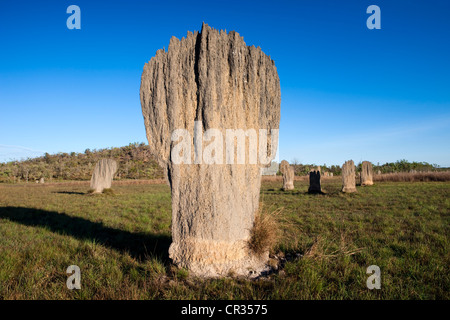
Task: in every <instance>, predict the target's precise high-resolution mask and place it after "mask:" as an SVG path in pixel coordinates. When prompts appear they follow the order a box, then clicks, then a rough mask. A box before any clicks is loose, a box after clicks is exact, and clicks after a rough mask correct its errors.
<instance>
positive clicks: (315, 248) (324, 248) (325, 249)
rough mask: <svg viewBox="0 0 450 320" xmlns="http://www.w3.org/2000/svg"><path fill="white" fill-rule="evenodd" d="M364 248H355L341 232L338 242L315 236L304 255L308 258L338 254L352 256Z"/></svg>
mask: <svg viewBox="0 0 450 320" xmlns="http://www.w3.org/2000/svg"><path fill="white" fill-rule="evenodd" d="M362 250H364V248H356V247H355V246H354V244H353V242H352V241H350V240H349V239H348V238H347V236H346V235H345V234H344V233H342V232H341V236H340V241H339V243H338V244H336V243H334V242H332V241H327V240H326V239H325V238H323V237H322V236H320V235H319V236H317V237H316V239H315V240H314V242H313V244H312V245H311V247H309V249H308V250H306V252H305V255H304V257H305V258H310V259H327V258H336V257H339V256H352V255H354V254H357V253H359V252H361V251H362Z"/></svg>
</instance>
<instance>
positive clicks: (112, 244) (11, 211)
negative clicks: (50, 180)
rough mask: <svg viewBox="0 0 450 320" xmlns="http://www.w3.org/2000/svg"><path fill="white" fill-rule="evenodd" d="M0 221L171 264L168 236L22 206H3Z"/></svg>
mask: <svg viewBox="0 0 450 320" xmlns="http://www.w3.org/2000/svg"><path fill="white" fill-rule="evenodd" d="M0 219H7V220H10V221H13V222H17V223H20V224H23V225H26V226H32V227H45V228H47V229H49V230H50V231H52V232H55V233H58V234H61V235H69V236H72V237H74V238H76V239H79V240H95V242H96V243H98V244H101V245H103V246H105V247H108V248H111V249H114V250H117V251H120V252H123V253H125V252H127V253H129V254H130V255H131V256H132V257H133V258H135V259H137V260H139V261H144V260H145V259H148V258H152V257H155V258H159V259H160V260H161V261H163V263H164V264H166V265H167V264H168V263H169V254H168V250H169V246H170V243H171V241H172V239H171V237H170V236H167V235H158V234H150V233H139V232H138V233H133V232H129V231H125V230H120V229H115V228H111V227H108V226H105V225H104V224H103V223H101V222H93V221H90V220H87V219H84V218H80V217H72V216H69V215H67V214H65V213H58V212H55V211H46V210H40V209H32V208H23V207H0Z"/></svg>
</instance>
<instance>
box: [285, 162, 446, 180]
mask: <svg viewBox="0 0 450 320" xmlns="http://www.w3.org/2000/svg"><path fill="white" fill-rule="evenodd" d="M291 165H292V166H293V167H294V170H295V175H297V176H304V175H306V174H307V173H309V172H310V171H311V170H314V169H315V168H317V166H318V165H316V164H300V163H298V161H297V160H295V159H294V160H293V161H292V163H291ZM355 165H356V172H361V166H362V162H360V163H355ZM372 165H373V170H374V172H375V173H376V172H378V170H379V171H381V173H383V174H384V173H394V172H398V173H399V172H411V171H418V172H428V171H445V170H447V169H448V168H441V167H439V166H438V165H437V164H429V163H427V162H415V161H413V162H409V161H407V160H398V161H396V162H387V163H385V164H381V165H380V164H379V163H378V164H372ZM320 167H321V171H322V172H325V171H327V172H332V173H333V174H334V175H340V174H341V169H342V164H340V165H331V166H327V165H326V164H322V165H320ZM279 174H281V173H279Z"/></svg>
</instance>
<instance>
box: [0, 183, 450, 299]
mask: <svg viewBox="0 0 450 320" xmlns="http://www.w3.org/2000/svg"><path fill="white" fill-rule="evenodd" d="M340 186H341V181H340V179H339V178H333V179H324V181H323V188H324V189H325V190H326V191H327V193H326V194H325V195H309V194H307V193H306V191H307V184H306V180H302V179H300V180H299V181H296V182H295V187H296V189H295V190H293V191H289V192H284V191H281V190H280V187H281V181H277V180H274V181H265V182H263V184H262V188H261V203H262V206H263V210H264V211H265V212H267V214H271V212H277V214H276V215H274V218H276V219H277V220H278V221H279V223H280V226H281V234H280V238H279V240H278V243H277V245H276V247H275V248H274V250H273V254H274V255H275V256H276V257H279V258H282V257H284V259H285V260H286V261H284V260H283V261H284V262H283V264H282V266H280V269H279V270H278V271H277V272H274V273H273V274H271V275H269V276H267V277H263V278H260V279H258V280H245V279H233V278H223V279H215V280H198V279H193V278H192V277H191V276H189V273H188V272H187V271H186V270H183V269H177V268H175V267H174V266H172V265H171V263H170V260H169V258H168V254H167V250H168V247H169V245H170V242H171V237H170V223H171V201H170V190H169V187H168V186H166V185H164V184H152V183H149V182H146V183H141V184H132V183H130V184H127V183H120V184H115V185H113V190H114V193H113V194H103V195H91V194H88V193H87V191H88V189H89V186H88V183H74V184H70V183H60V184H57V183H55V184H44V185H35V184H28V185H25V184H19V185H7V184H0V299H449V298H450V293H449V292H450V273H449V265H450V252H449V251H450V250H449V249H450V246H449V235H450V228H449V226H450V182H378V183H376V184H375V185H374V186H371V187H360V188H358V193H356V194H342V193H340V192H339V190H340ZM70 265H77V266H79V267H80V269H81V290H73V291H71V290H68V289H67V287H66V280H67V277H68V275H67V274H66V273H65V272H66V269H67V267H68V266H70ZM370 265H378V266H379V267H380V269H381V289H380V290H369V289H368V288H367V287H366V280H367V278H368V277H369V275H367V274H366V269H367V267H368V266H370Z"/></svg>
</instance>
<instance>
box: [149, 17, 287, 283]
mask: <svg viewBox="0 0 450 320" xmlns="http://www.w3.org/2000/svg"><path fill="white" fill-rule="evenodd" d="M140 96H141V106H142V113H143V116H144V122H145V128H146V132H147V139H148V142H149V145H150V148H151V150H152V152H153V155H154V156H155V158H156V159H157V161H158V162H159V164H160V165H161V167H162V168H164V170H165V174H166V177H167V179H168V183H169V185H170V187H171V191H172V241H173V242H172V245H171V246H170V249H169V255H170V257H171V259H172V260H173V262H174V263H176V264H177V265H178V266H181V267H184V268H188V269H189V270H190V271H191V272H192V273H193V274H195V275H198V276H206V277H216V276H222V275H227V274H229V273H232V274H235V275H248V274H249V273H252V274H258V273H259V272H261V271H262V270H263V269H264V268H265V262H266V261H267V257H268V255H267V254H266V255H263V256H256V255H254V254H253V253H252V252H251V251H250V250H249V249H248V240H249V238H250V237H249V235H250V230H251V228H252V227H253V223H254V219H255V213H256V212H257V210H258V205H259V190H260V183H261V175H260V171H261V167H262V166H266V165H265V164H264V165H263V164H249V161H248V160H249V155H248V152H246V155H245V160H246V161H245V164H226V161H225V156H224V157H223V162H222V163H223V164H213V165H208V164H205V163H204V162H203V163H202V164H184V163H182V164H174V163H173V162H172V161H171V150H172V148H173V146H174V145H175V144H177V143H178V140H176V141H172V140H171V135H172V133H173V131H174V130H176V129H186V130H187V131H188V132H189V133H190V135H191V137H194V122H195V121H201V127H200V128H199V129H200V130H199V131H201V132H202V133H204V132H205V131H206V130H208V129H212V128H214V129H218V130H219V131H220V132H221V133H222V134H223V137H225V133H226V132H225V130H226V129H243V130H247V129H255V130H256V132H257V133H258V132H259V129H267V130H268V135H267V142H266V143H263V145H264V147H266V148H267V149H268V150H270V147H271V138H272V136H271V131H270V130H271V129H278V128H279V123H280V102H281V100H280V99H281V98H280V82H279V78H278V74H277V70H276V67H275V64H274V61H272V60H271V59H270V57H268V56H267V55H265V54H264V53H263V52H262V51H261V49H260V48H259V47H258V48H255V47H254V46H251V47H250V46H247V45H246V44H245V42H244V39H243V38H242V37H241V36H239V34H238V33H236V32H234V31H231V32H229V33H228V34H227V33H226V31H220V32H219V31H218V30H215V29H212V28H210V27H209V26H208V25H206V24H203V26H202V30H201V32H195V33H191V32H188V34H187V36H186V38H183V39H181V40H179V39H177V38H175V37H172V38H171V40H170V44H169V48H168V50H167V51H164V50H158V51H157V52H156V55H155V56H154V57H153V58H151V60H150V61H149V62H148V63H146V64H145V66H144V71H143V73H142V77H141V89H140ZM277 139H278V135H276V140H277ZM260 142H261V141H260ZM277 142H278V141H276V143H277ZM187 143H188V144H189V145H190V147H191V150H192V151H193V152H192V157H191V159H192V163H194V155H193V154H194V140H193V139H191V140H190V141H187ZM276 143H275V148H276ZM206 145H207V143H205V142H204V143H203V146H204V147H205V146H206ZM224 149H225V143H224ZM247 150H248V149H247V147H246V151H247ZM275 150H276V149H275ZM203 152H204V151H203ZM269 153H270V152H269ZM274 156H275V154H273V155H270V157H269V159H267V160H269V162H268V163H267V164H268V165H270V160H272V159H273V158H274ZM235 159H236V157H235ZM235 161H236V160H235ZM235 163H236V162H235ZM258 163H260V162H258Z"/></svg>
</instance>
